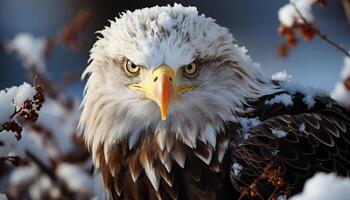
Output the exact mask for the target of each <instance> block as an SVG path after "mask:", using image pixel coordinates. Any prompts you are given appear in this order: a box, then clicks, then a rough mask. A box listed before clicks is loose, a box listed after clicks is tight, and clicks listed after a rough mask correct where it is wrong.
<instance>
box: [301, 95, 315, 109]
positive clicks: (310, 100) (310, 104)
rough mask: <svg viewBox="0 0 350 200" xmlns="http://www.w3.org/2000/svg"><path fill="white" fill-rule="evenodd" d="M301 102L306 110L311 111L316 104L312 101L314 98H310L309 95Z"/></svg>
mask: <svg viewBox="0 0 350 200" xmlns="http://www.w3.org/2000/svg"><path fill="white" fill-rule="evenodd" d="M303 102H304V103H305V104H306V105H307V108H308V109H311V108H312V107H313V106H314V105H315V103H316V102H315V99H314V96H312V95H311V94H308V95H306V96H305V97H304V98H303Z"/></svg>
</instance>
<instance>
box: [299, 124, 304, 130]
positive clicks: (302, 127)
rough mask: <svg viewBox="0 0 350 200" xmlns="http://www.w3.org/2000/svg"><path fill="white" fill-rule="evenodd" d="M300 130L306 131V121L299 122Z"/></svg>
mask: <svg viewBox="0 0 350 200" xmlns="http://www.w3.org/2000/svg"><path fill="white" fill-rule="evenodd" d="M299 131H300V132H305V123H301V124H299Z"/></svg>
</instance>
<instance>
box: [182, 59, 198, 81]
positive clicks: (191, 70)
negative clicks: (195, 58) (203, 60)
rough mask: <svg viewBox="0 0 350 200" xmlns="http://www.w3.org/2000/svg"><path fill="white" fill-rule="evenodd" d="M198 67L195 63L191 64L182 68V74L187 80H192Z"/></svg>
mask: <svg viewBox="0 0 350 200" xmlns="http://www.w3.org/2000/svg"><path fill="white" fill-rule="evenodd" d="M197 71H198V67H197V64H196V63H195V62H192V63H191V64H189V65H186V66H184V68H183V73H184V75H185V76H187V77H189V78H193V77H195V76H196V75H197Z"/></svg>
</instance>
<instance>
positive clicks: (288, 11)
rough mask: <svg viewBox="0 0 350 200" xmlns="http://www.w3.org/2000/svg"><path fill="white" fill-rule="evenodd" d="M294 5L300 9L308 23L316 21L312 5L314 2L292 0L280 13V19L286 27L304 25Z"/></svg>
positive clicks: (311, 0)
mask: <svg viewBox="0 0 350 200" xmlns="http://www.w3.org/2000/svg"><path fill="white" fill-rule="evenodd" d="M293 3H295V6H296V7H297V8H298V10H299V11H300V13H301V14H302V16H303V17H304V18H305V19H306V21H307V22H309V23H310V22H312V21H313V20H314V16H313V14H312V4H313V3H314V0H291V1H290V3H288V4H286V5H285V6H283V7H282V8H280V9H279V11H278V19H279V20H280V22H281V23H282V24H283V25H284V26H287V27H291V26H293V24H294V22H297V23H299V24H303V23H304V22H303V20H302V18H301V17H300V16H299V14H298V12H297V11H296V9H295V8H294V6H293Z"/></svg>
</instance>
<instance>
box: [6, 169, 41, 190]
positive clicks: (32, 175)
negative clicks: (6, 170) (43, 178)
mask: <svg viewBox="0 0 350 200" xmlns="http://www.w3.org/2000/svg"><path fill="white" fill-rule="evenodd" d="M38 175H39V171H38V169H37V168H35V167H33V166H30V165H29V166H23V167H17V168H15V169H14V170H13V171H12V172H11V174H10V178H9V183H10V184H11V185H15V186H21V185H23V184H24V185H25V184H28V183H30V182H31V181H33V180H35V179H36V178H37V177H38Z"/></svg>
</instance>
